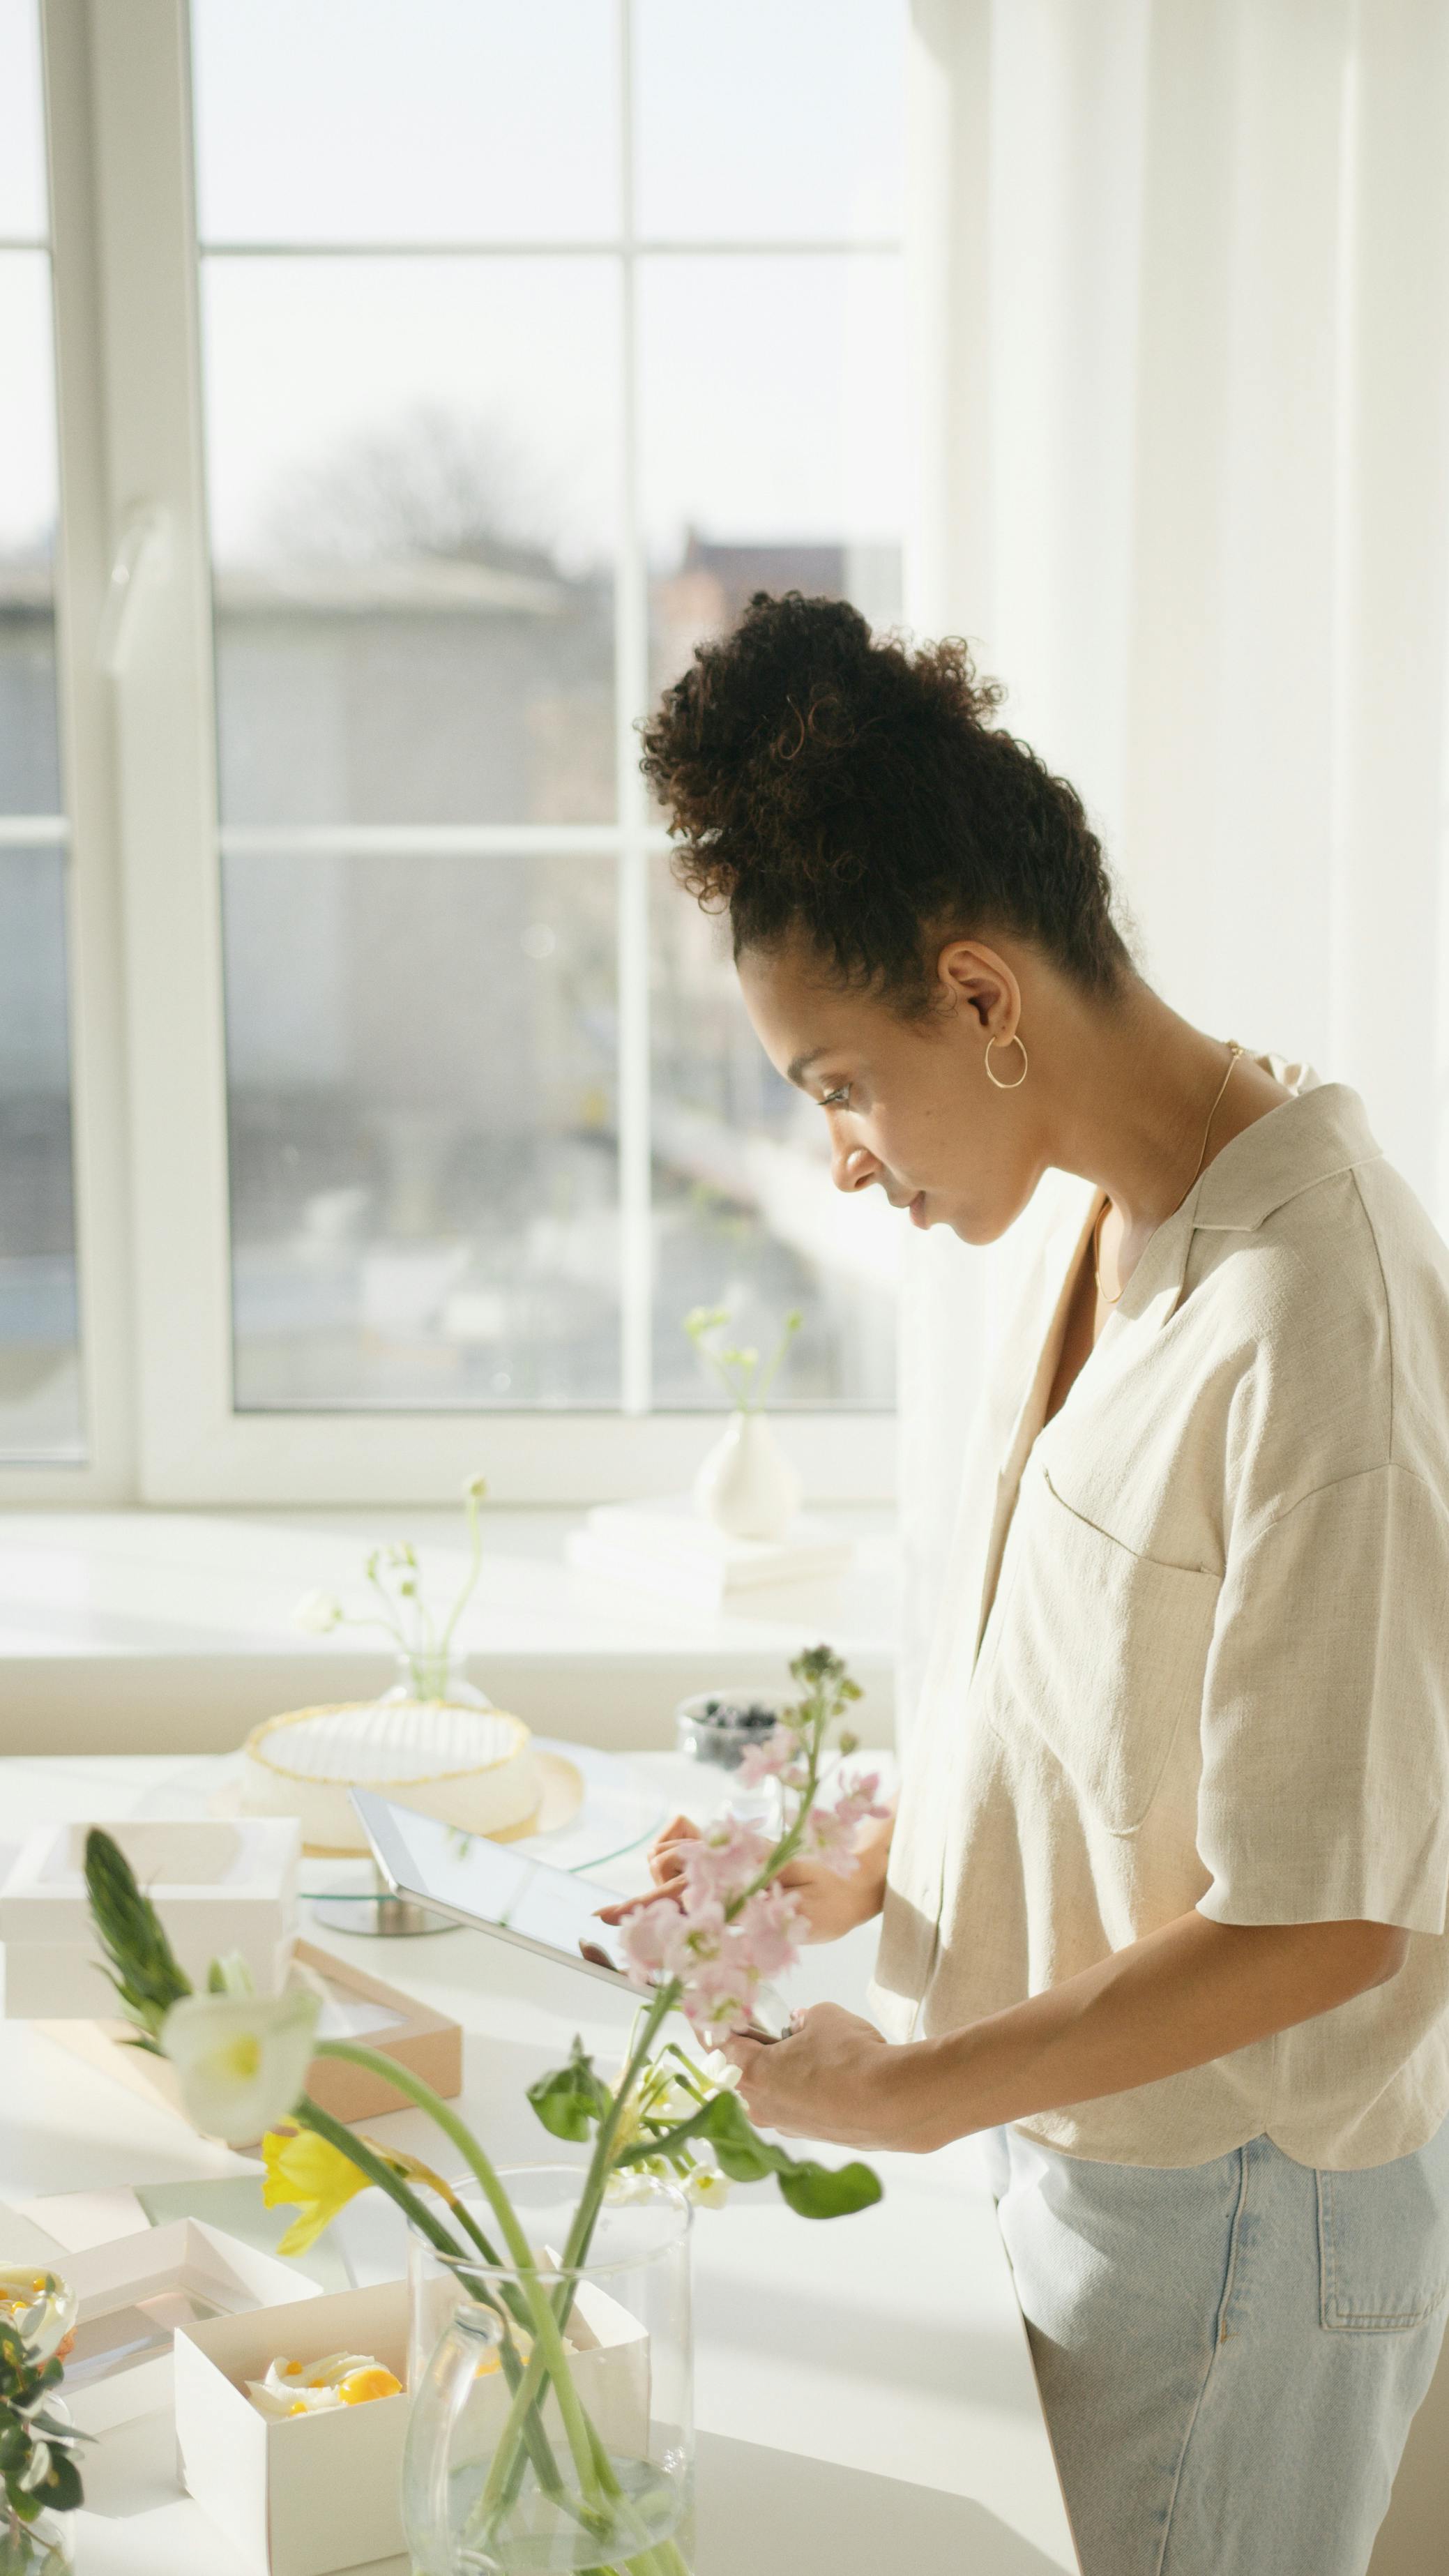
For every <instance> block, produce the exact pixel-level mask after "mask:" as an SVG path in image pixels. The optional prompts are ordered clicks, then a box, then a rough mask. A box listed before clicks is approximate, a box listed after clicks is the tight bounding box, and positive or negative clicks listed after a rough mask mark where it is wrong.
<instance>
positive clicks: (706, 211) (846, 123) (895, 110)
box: [634, 0, 907, 241]
mask: <svg viewBox="0 0 1449 2576" xmlns="http://www.w3.org/2000/svg"><path fill="white" fill-rule="evenodd" d="M634 24H635V39H634V43H635V66H636V71H635V82H636V111H635V136H636V150H637V156H638V166H637V174H636V180H635V188H636V211H637V221H638V225H639V229H640V231H641V233H643V234H644V236H645V237H646V239H648V238H654V239H662V240H676V241H677V240H692V241H698V240H710V239H713V240H720V241H768V240H781V241H789V240H804V241H830V240H840V241H859V240H863V239H875V240H881V239H884V238H887V237H892V238H893V237H895V236H897V235H898V234H899V232H900V229H901V220H902V206H901V200H902V179H903V151H904V122H905V120H904V82H905V61H906V27H907V0H790V5H789V7H788V8H782V7H781V5H780V0H730V5H729V6H728V8H722V7H721V6H720V5H719V0H635V18H634Z"/></svg>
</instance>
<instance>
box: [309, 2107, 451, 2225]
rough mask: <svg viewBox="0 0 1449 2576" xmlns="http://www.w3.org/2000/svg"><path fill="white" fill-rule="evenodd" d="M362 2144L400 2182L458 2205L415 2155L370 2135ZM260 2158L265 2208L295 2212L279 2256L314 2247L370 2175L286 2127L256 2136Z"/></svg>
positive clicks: (312, 2136) (321, 2141) (325, 2144)
mask: <svg viewBox="0 0 1449 2576" xmlns="http://www.w3.org/2000/svg"><path fill="white" fill-rule="evenodd" d="M362 2144H363V2146H365V2147H371V2149H372V2152H373V2154H374V2155H375V2156H380V2157H381V2159H382V2162H383V2163H384V2164H385V2165H386V2166H387V2167H388V2169H389V2171H390V2172H392V2173H395V2174H396V2175H397V2177H398V2179H399V2181H400V2182H413V2183H420V2184H421V2185H422V2187H423V2189H424V2190H425V2191H435V2192H436V2193H437V2195H438V2198H439V2199H440V2200H442V2201H446V2203H447V2204H448V2206H449V2208H453V2209H455V2208H456V2207H457V2205H458V2195H457V2193H456V2191H455V2190H454V2188H453V2186H452V2184H451V2183H448V2182H444V2180H443V2177H442V2175H441V2174H436V2173H434V2171H433V2169H432V2166H431V2165H425V2164H423V2163H422V2161H421V2159H420V2158H419V2157H417V2156H408V2155H404V2154H403V2153H402V2151H401V2150H400V2149H399V2148H397V2147H380V2146H379V2145H378V2143H377V2140H376V2139H375V2138H364V2139H363V2140H362ZM262 2162H263V2164H264V2166H265V2167H266V2172H265V2174H264V2177H263V2181H262V2199H263V2201H264V2202H265V2203H266V2206H267V2208H268V2209H280V2208H284V2207H285V2206H286V2205H287V2204H288V2202H293V2203H295V2205H296V2208H297V2211H298V2215H297V2218H296V2219H295V2221H294V2222H293V2224H292V2226H290V2227H289V2228H288V2230H287V2233H286V2235H285V2236H284V2237H283V2238H282V2241H281V2243H280V2244H279V2246H278V2247H277V2252H278V2253H279V2254H305V2253H306V2251H307V2248H308V2246H309V2245H315V2243H316V2241H317V2239H318V2237H319V2236H320V2235H321V2233H322V2230H323V2229H324V2227H330V2226H331V2224H332V2221H333V2219H334V2218H335V2217H336V2216H337V2213H338V2211H339V2209H345V2208H346V2206H347V2203H348V2202H349V2200H352V2199H354V2198H355V2196H356V2194H357V2193H358V2192H360V2191H366V2190H368V2189H369V2187H370V2180H371V2178H370V2176H369V2175H367V2174H365V2173H360V2172H359V2171H358V2168H357V2166H356V2165H355V2164H354V2163H353V2161H352V2159H351V2157H350V2156H346V2155H344V2154H343V2152H342V2149H341V2148H340V2147H334V2146H333V2145H332V2144H331V2142H330V2141H329V2140H328V2139H326V2138H319V2137H318V2135H317V2132H316V2130H315V2129H294V2128H291V2127H287V2128H281V2129H272V2130H270V2131H269V2132H268V2134H267V2136H266V2137H265V2138H263V2140H262Z"/></svg>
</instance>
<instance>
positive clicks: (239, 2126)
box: [161, 1986, 322, 2147]
mask: <svg viewBox="0 0 1449 2576" xmlns="http://www.w3.org/2000/svg"><path fill="white" fill-rule="evenodd" d="M321 2009H322V2007H321V2004H320V2002H319V2001H318V1998H317V1996H316V1995H314V1994H311V1993H309V1992H308V1990H307V1988H306V1987H305V1986H293V1987H291V1988H290V1989H289V1991H288V1992H287V1993H286V1994H284V1995H275V1996H270V1997H268V1996H263V1995H188V1996H186V1997H185V1999H184V2000H183V2001H182V2002H181V2003H179V2004H173V2005H172V2007H171V2010H170V2012H169V2013H168V2014H167V2016H166V2019H165V2022H164V2023H163V2025H162V2029H161V2045H162V2047H163V2049H164V2050H165V2052H166V2055H167V2056H168V2057H169V2058H170V2060H171V2063H172V2065H173V2066H174V2067H175V2069H176V2074H177V2079H178V2081H179V2083H180V2086H181V2099H182V2101H183V2103H184V2104H185V2107H186V2113H187V2117H188V2118H189V2119H191V2120H193V2121H194V2122H195V2124H196V2126H197V2128H198V2129H200V2130H202V2131H203V2132H204V2133H205V2135H206V2136H208V2137H212V2138H224V2139H225V2141H226V2143H227V2145H228V2146H229V2147H238V2146H249V2145H250V2144H251V2142H252V2141H253V2139H255V2138H260V2137H261V2136H263V2135H264V2133H265V2132H266V2131H267V2130H268V2129H273V2128H275V2127H276V2124H277V2122H278V2121H279V2120H284V2119H285V2118H286V2116H287V2114H288V2112H289V2111H290V2110H292V2109H293V2107H294V2105H295V2104H296V2102H297V2100H298V2098H299V2096H300V2095H301V2093H302V2091H303V2089H304V2087H305V2085H306V2081H307V2069H308V2067H309V2065H310V2064H311V2062H312V2046H313V2042H314V2040H315V2038H316V2035H317V2016H318V2014H319V2013H320V2011H321Z"/></svg>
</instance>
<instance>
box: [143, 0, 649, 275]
mask: <svg viewBox="0 0 1449 2576" xmlns="http://www.w3.org/2000/svg"><path fill="white" fill-rule="evenodd" d="M192 26H193V39H192V50H193V65H194V67H193V84H194V89H195V97H196V124H197V138H198V189H197V195H198V204H199V210H200V214H199V220H200V228H201V237H202V239H203V241H252V242H264V241H265V242H272V241H276V242H283V241H292V242H303V243H305V242H390V241H398V242H413V241H480V240H483V241H487V240H506V241H526V240H538V241H583V240H593V239H596V238H597V237H598V236H599V235H600V234H603V233H609V232H612V231H613V230H614V229H615V228H616V226H617V222H618V197H619V186H618V115H617V107H616V97H617V56H618V46H617V37H616V29H615V12H614V0H194V5H193V10H192Z"/></svg>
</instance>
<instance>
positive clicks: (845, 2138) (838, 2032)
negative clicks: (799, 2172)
mask: <svg viewBox="0 0 1449 2576" xmlns="http://www.w3.org/2000/svg"><path fill="white" fill-rule="evenodd" d="M724 2053H725V2055H726V2057H728V2058H729V2059H731V2061H732V2062H733V2064H734V2065H736V2066H737V2067H738V2068H739V2069H740V2093H741V2096H742V2098H743V2100H744V2104H745V2108H746V2110H747V2111H748V2112H749V2115H750V2118H751V2119H752V2120H753V2121H754V2122H755V2124H756V2126H757V2128H761V2129H775V2130H777V2131H778V2132H779V2134H780V2136H781V2137H785V2138H819V2139H822V2140H825V2141H827V2142H828V2143H829V2144H831V2145H833V2146H838V2147H875V2148H881V2147H899V2146H907V2145H910V2144H912V2143H914V2142H913V2141H912V2140H911V2139H910V2138H909V2137H908V2136H907V2135H905V2134H904V2133H903V2132H904V2129H905V2125H906V2124H905V2123H904V2122H903V2121H902V2119H901V2116H900V2106H899V2105H897V2104H896V2103H895V2102H894V2101H893V2098H892V2097H893V2093H894V2090H895V2088H894V2087H893V2085H892V2083H891V2073H892V2066H893V2062H898V2061H899V2060H900V2059H901V2057H902V2056H903V2054H904V2052H902V2051H901V2050H899V2049H893V2048H890V2047H888V2046H887V2044H886V2042H885V2040H883V2039H882V2037H881V2035H880V2032H879V2031H878V2030H877V2029H876V2027H875V2025H874V2023H873V2022H868V2021H862V2020H861V2019H860V2017H859V2015H858V2014H856V2013H850V2012H846V2011H844V2010H843V2009H842V2007H841V2006H840V2005H839V2004H812V2005H811V2007H810V2009H809V2011H808V2012H804V2013H800V2014H798V2015H797V2016H796V2021H795V2027H794V2029H793V2030H792V2032H791V2033H790V2035H789V2037H788V2038H786V2039H774V2040H762V2039H747V2038H746V2037H745V2036H744V2034H743V2033H742V2032H740V2033H737V2034H736V2035H735V2036H734V2037H733V2038H732V2039H727V2040H726V2041H725V2043H724Z"/></svg>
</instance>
